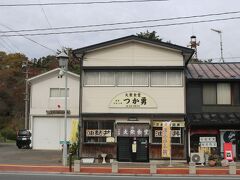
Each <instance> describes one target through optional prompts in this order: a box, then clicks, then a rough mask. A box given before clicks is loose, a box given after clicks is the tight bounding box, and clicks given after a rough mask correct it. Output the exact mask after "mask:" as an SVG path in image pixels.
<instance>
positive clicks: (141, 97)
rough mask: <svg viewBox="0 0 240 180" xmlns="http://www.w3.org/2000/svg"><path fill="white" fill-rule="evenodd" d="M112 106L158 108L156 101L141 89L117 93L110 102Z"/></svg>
mask: <svg viewBox="0 0 240 180" xmlns="http://www.w3.org/2000/svg"><path fill="white" fill-rule="evenodd" d="M109 107H110V108H128V109H142V108H157V104H156V102H155V101H154V100H153V99H152V98H151V97H150V96H149V95H147V94H145V93H142V92H139V91H127V92H123V93H120V94H118V95H116V96H115V97H114V98H113V99H112V100H111V102H110V105H109Z"/></svg>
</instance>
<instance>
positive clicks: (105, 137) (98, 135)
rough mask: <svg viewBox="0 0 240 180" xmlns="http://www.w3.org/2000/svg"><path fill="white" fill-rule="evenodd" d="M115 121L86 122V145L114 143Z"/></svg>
mask: <svg viewBox="0 0 240 180" xmlns="http://www.w3.org/2000/svg"><path fill="white" fill-rule="evenodd" d="M113 137H114V121H92V120H89V121H84V142H85V143H112V142H114V141H113V140H112V139H113Z"/></svg>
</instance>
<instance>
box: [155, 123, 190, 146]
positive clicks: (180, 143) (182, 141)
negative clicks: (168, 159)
mask: <svg viewBox="0 0 240 180" xmlns="http://www.w3.org/2000/svg"><path fill="white" fill-rule="evenodd" d="M177 128H179V129H180V130H181V137H179V139H180V140H179V141H180V142H179V143H176V142H174V143H173V141H172V138H174V137H171V144H173V145H184V137H185V128H184V127H171V130H178V129H177ZM155 130H162V127H152V144H156V145H158V144H160V145H162V137H155ZM175 138H176V137H175ZM157 139H159V140H158V141H157V142H156V140H157Z"/></svg>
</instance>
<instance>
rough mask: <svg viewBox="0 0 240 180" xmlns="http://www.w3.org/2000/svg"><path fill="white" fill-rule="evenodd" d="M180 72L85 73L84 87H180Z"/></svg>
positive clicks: (181, 80) (181, 77) (181, 78)
mask: <svg viewBox="0 0 240 180" xmlns="http://www.w3.org/2000/svg"><path fill="white" fill-rule="evenodd" d="M182 84H183V75H182V72H181V71H178V70H176V71H174V70H170V71H161V70H159V71H116V72H114V71H85V73H84V85H85V86H182Z"/></svg>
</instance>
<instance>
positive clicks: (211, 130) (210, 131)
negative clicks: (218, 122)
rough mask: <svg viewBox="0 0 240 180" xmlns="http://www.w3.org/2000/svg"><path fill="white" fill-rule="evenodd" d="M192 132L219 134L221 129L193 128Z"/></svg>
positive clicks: (192, 133)
mask: <svg viewBox="0 0 240 180" xmlns="http://www.w3.org/2000/svg"><path fill="white" fill-rule="evenodd" d="M190 134H191V135H195V134H201V135H202V134H207V135H217V134H219V131H218V130H217V129H191V130H190Z"/></svg>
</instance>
